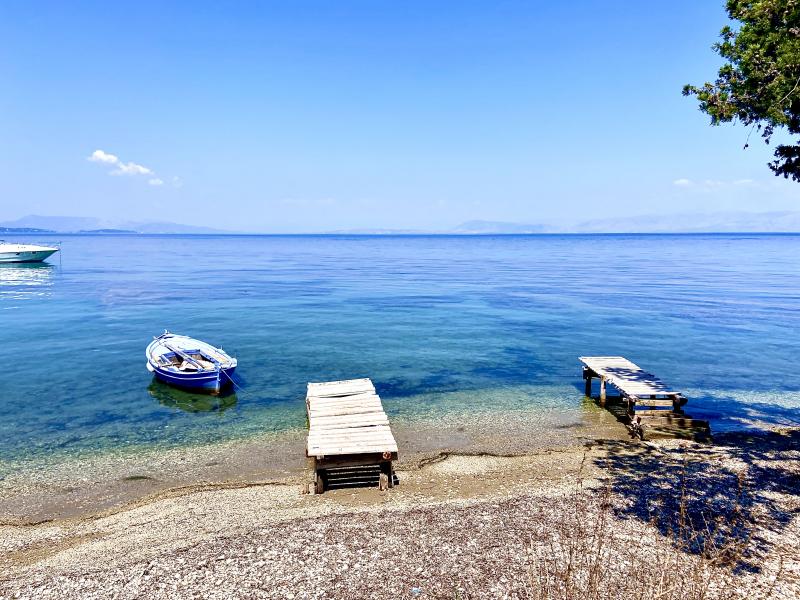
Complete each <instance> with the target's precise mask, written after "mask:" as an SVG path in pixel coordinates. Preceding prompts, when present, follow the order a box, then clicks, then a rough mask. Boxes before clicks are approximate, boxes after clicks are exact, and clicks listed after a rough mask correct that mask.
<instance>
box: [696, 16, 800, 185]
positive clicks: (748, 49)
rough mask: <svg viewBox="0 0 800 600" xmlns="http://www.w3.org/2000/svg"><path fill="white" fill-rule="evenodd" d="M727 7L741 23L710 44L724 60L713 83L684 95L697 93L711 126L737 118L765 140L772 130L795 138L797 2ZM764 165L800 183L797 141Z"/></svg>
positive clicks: (799, 99)
mask: <svg viewBox="0 0 800 600" xmlns="http://www.w3.org/2000/svg"><path fill="white" fill-rule="evenodd" d="M727 11H728V16H729V17H730V18H731V19H733V20H735V21H739V23H740V25H739V26H738V28H737V29H733V28H731V27H729V26H726V27H724V28H723V29H722V32H721V33H720V38H721V41H720V42H717V43H716V44H714V46H713V49H714V51H715V52H717V53H718V54H719V55H720V56H721V57H722V58H724V59H725V61H726V62H725V64H724V65H723V66H722V67H721V68H720V70H719V74H718V76H717V79H716V81H715V82H714V83H705V84H703V85H702V86H699V87H698V86H694V85H686V86H684V88H683V95H684V96H696V97H697V99H698V101H699V102H700V110H702V111H703V112H705V113H707V114H708V115H710V116H711V123H712V125H719V124H720V123H728V122H736V121H738V122H741V123H743V124H744V125H746V126H750V127H752V128H755V129H756V130H757V131H759V132H760V134H761V137H762V138H763V139H764V141H765V142H766V143H767V144H769V143H770V139H771V138H772V135H773V134H774V133H775V131H776V130H777V129H785V130H786V131H788V132H789V133H790V134H792V135H798V136H800V0H728V2H727ZM748 138H749V135H748ZM746 147H747V144H745V148H746ZM769 167H770V169H772V171H773V172H774V173H775V174H776V175H783V176H784V177H786V178H787V179H788V178H790V177H791V178H792V179H794V180H795V181H800V139H798V142H797V143H796V144H793V145H787V144H782V145H779V146H777V147H776V148H775V160H773V161H772V162H771V163H769Z"/></svg>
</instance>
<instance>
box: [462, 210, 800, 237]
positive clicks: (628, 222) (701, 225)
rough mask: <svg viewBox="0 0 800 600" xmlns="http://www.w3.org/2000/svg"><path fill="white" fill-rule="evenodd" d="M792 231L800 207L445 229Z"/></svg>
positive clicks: (798, 225) (799, 222) (799, 221)
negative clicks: (560, 224) (781, 209)
mask: <svg viewBox="0 0 800 600" xmlns="http://www.w3.org/2000/svg"><path fill="white" fill-rule="evenodd" d="M756 232H758V233H795V232H800V211H788V210H787V211H774V212H763V213H751V212H735V211H730V212H712V213H681V214H674V215H641V216H634V217H621V218H620V217H617V218H609V219H594V220H591V221H583V222H580V223H576V224H574V225H565V226H564V225H562V226H556V225H547V224H538V225H525V224H520V223H505V222H498V221H468V222H466V223H463V224H461V225H459V226H458V227H456V228H455V229H454V230H452V231H451V232H448V233H463V234H470V233H471V234H481V233H483V234H504V233H505V234H513V233H517V234H520V233H756Z"/></svg>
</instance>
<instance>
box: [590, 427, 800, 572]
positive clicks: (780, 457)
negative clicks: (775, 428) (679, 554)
mask: <svg viewBox="0 0 800 600" xmlns="http://www.w3.org/2000/svg"><path fill="white" fill-rule="evenodd" d="M714 442H715V443H714V444H713V445H701V444H693V443H690V444H685V445H683V446H681V447H674V448H662V447H659V446H657V445H654V444H639V443H631V442H625V441H605V442H602V446H603V448H604V449H605V450H606V452H605V453H604V456H601V457H599V458H598V459H597V460H596V463H597V465H598V466H599V467H601V468H602V469H604V470H605V471H606V472H607V473H608V474H609V476H610V477H611V489H612V491H613V492H615V494H616V495H618V496H620V497H621V498H622V502H620V503H619V504H618V505H617V506H616V507H615V512H616V514H617V515H618V516H619V517H622V518H634V519H638V520H640V521H642V522H646V523H649V524H652V525H653V526H655V527H656V528H657V529H658V530H659V531H660V532H661V533H662V534H664V535H666V536H669V537H671V538H673V539H675V540H676V542H678V543H679V545H680V546H681V547H683V548H685V549H686V550H687V551H690V552H707V551H708V550H709V548H713V549H716V550H719V549H721V548H723V549H724V548H730V549H734V548H737V549H738V550H737V552H736V556H735V557H733V556H732V557H731V558H732V559H733V560H734V561H735V562H736V563H738V566H739V568H743V569H748V570H758V562H759V559H758V557H759V556H760V555H763V554H765V553H767V552H769V551H770V548H771V543H770V541H769V539H768V537H767V535H765V534H767V532H769V531H773V532H776V531H781V530H783V529H784V528H785V527H786V526H787V525H788V524H789V523H790V521H791V520H792V518H793V517H794V516H795V515H797V514H798V512H800V459H799V458H798V454H799V452H798V451H800V429H790V430H786V431H783V432H767V431H748V432H735V433H733V432H731V433H724V434H720V435H717V436H715V439H714Z"/></svg>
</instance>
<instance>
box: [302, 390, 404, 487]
mask: <svg viewBox="0 0 800 600" xmlns="http://www.w3.org/2000/svg"><path fill="white" fill-rule="evenodd" d="M306 411H307V413H308V442H307V445H306V456H308V457H309V458H312V459H313V461H314V467H313V468H314V491H315V493H317V494H321V493H322V492H323V491H325V489H326V488H327V487H329V485H331V484H333V485H335V486H338V487H348V486H356V485H364V484H367V483H369V482H372V481H375V480H377V483H378V487H379V488H380V489H381V490H385V489H387V488H390V487H393V485H394V481H393V478H394V473H393V471H392V461H395V460H397V442H395V439H394V436H393V435H392V430H391V428H390V427H389V418H388V417H387V416H386V413H385V412H384V411H383V405H382V404H381V399H380V397H379V396H378V394H376V393H375V386H374V385H372V381H370V380H369V379H351V380H348V381H330V382H326V383H309V384H308V392H307V394H306Z"/></svg>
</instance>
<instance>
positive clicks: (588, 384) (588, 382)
mask: <svg viewBox="0 0 800 600" xmlns="http://www.w3.org/2000/svg"><path fill="white" fill-rule="evenodd" d="M583 384H584V388H583V395H584V396H586V397H587V398H591V397H592V374H591V373H590V372H589V370H588V369H587V368H586V367H584V368H583Z"/></svg>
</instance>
